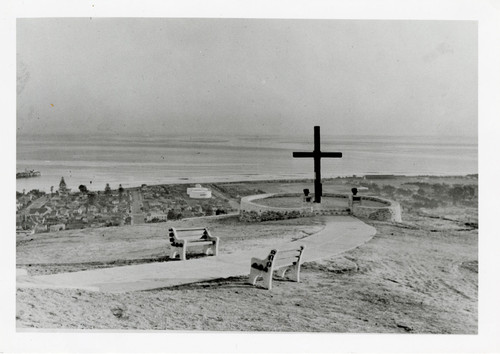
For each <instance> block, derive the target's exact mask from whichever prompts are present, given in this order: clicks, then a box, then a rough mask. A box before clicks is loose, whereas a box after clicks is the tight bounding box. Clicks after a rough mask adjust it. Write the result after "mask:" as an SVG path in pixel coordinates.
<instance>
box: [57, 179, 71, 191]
mask: <svg viewBox="0 0 500 354" xmlns="http://www.w3.org/2000/svg"><path fill="white" fill-rule="evenodd" d="M69 192H70V189H68V188H67V186H66V182H65V181H64V177H61V182H59V195H68V193H69Z"/></svg>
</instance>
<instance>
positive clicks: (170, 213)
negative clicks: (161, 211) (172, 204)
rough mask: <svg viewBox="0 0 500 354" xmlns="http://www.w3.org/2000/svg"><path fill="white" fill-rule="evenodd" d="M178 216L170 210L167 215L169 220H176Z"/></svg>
mask: <svg viewBox="0 0 500 354" xmlns="http://www.w3.org/2000/svg"><path fill="white" fill-rule="evenodd" d="M176 216H177V214H175V211H174V210H173V209H170V210H169V211H168V213H167V219H169V220H175V219H176Z"/></svg>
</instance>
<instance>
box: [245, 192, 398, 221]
mask: <svg viewBox="0 0 500 354" xmlns="http://www.w3.org/2000/svg"><path fill="white" fill-rule="evenodd" d="M316 215H353V216H357V217H363V218H369V219H373V220H381V221H393V222H401V206H400V205H399V203H397V202H394V201H392V200H388V199H383V198H379V197H375V196H358V197H357V198H355V199H354V200H353V197H352V195H348V194H334V193H324V194H323V197H322V199H321V203H314V202H311V201H307V199H306V198H304V195H303V194H300V193H269V194H258V195H251V196H247V197H243V198H242V199H241V205H240V219H241V220H243V221H267V220H283V219H291V218H298V217H308V216H316Z"/></svg>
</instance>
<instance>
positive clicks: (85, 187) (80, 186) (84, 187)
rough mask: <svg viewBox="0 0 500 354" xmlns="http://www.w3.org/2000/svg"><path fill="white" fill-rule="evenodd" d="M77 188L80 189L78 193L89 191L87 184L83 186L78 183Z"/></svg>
mask: <svg viewBox="0 0 500 354" xmlns="http://www.w3.org/2000/svg"><path fill="white" fill-rule="evenodd" d="M78 189H79V190H80V193H82V194H83V193H88V191H89V190H88V189H87V186H85V185H83V184H80V185H79V186H78Z"/></svg>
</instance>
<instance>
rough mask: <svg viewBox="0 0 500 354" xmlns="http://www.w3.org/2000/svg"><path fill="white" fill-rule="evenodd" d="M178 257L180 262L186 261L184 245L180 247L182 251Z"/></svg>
mask: <svg viewBox="0 0 500 354" xmlns="http://www.w3.org/2000/svg"><path fill="white" fill-rule="evenodd" d="M179 256H180V257H181V261H185V260H186V245H184V246H182V250H181V253H180V255H179Z"/></svg>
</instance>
